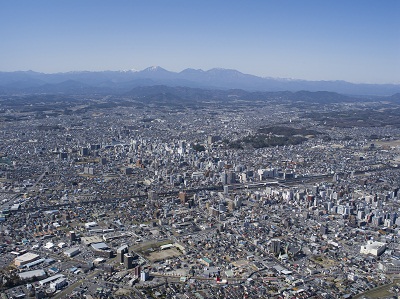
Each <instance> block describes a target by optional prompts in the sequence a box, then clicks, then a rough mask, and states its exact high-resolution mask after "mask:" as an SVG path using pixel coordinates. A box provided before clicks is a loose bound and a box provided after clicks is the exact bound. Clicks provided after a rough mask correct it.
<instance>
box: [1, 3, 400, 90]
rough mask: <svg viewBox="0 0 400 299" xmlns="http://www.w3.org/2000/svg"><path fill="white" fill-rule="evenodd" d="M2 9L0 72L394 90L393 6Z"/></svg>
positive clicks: (399, 37) (397, 54)
mask: <svg viewBox="0 0 400 299" xmlns="http://www.w3.org/2000/svg"><path fill="white" fill-rule="evenodd" d="M251 4H252V5H249V3H244V2H242V1H218V2H216V1H190V2H188V1H183V0H171V1H161V0H152V1H125V0H122V1H118V2H117V3H115V2H113V3H111V2H109V1H101V0H100V1H94V0H88V1H85V2H78V1H58V2H54V1H49V0H38V1H27V0H21V1H4V2H3V3H2V9H1V10H0V34H1V36H2V37H3V40H4V41H5V42H4V43H2V46H0V57H2V59H1V60H0V71H6V72H8V71H25V70H33V71H37V72H43V73H58V72H69V71H104V70H113V71H117V70H129V69H136V70H143V69H145V68H147V67H149V66H151V65H157V66H160V67H162V68H165V69H167V70H169V71H174V72H180V71H182V70H184V69H186V68H193V69H202V70H209V69H212V68H225V69H235V70H238V71H240V72H242V73H245V74H251V75H256V76H260V77H274V78H293V79H300V80H312V81H319V80H326V81H330V80H332V81H335V80H344V81H348V82H354V83H376V84H383V83H395V84H399V83H400V20H399V18H398V17H397V15H398V13H399V12H400V2H399V1H395V0H389V1H384V2H382V1H361V0H356V1H351V2H349V1H324V2H320V1H315V0H306V1H301V2H298V1H288V0H287V1H253V2H251Z"/></svg>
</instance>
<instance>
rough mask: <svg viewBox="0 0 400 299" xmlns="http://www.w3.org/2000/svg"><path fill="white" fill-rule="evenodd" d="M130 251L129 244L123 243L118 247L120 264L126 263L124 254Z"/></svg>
mask: <svg viewBox="0 0 400 299" xmlns="http://www.w3.org/2000/svg"><path fill="white" fill-rule="evenodd" d="M126 253H128V246H127V245H122V246H121V247H119V248H118V249H117V260H118V262H119V263H120V264H123V263H124V254H126Z"/></svg>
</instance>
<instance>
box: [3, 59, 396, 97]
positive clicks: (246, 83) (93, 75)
mask: <svg viewBox="0 0 400 299" xmlns="http://www.w3.org/2000/svg"><path fill="white" fill-rule="evenodd" d="M155 85H164V86H169V87H190V88H201V89H210V90H211V89H212V90H215V89H221V90H227V89H242V90H246V91H253V92H254V91H261V92H265V91H271V92H273V91H292V92H296V91H302V90H307V91H330V92H337V93H341V94H346V95H362V96H389V95H393V94H395V93H400V84H355V83H350V82H346V81H306V80H292V79H277V78H262V77H257V76H254V75H249V74H244V73H241V72H239V71H237V70H231V69H221V68H214V69H210V70H208V71H203V70H200V69H185V70H183V71H181V72H171V71H168V70H166V69H163V68H161V67H158V66H157V67H149V68H146V69H144V70H142V71H99V72H90V71H80V72H66V73H53V74H46V73H39V72H34V71H17V72H0V94H12V93H65V94H89V93H100V94H102V93H104V94H124V93H129V92H130V91H132V89H134V88H137V87H146V86H155Z"/></svg>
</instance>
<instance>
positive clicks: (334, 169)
mask: <svg viewBox="0 0 400 299" xmlns="http://www.w3.org/2000/svg"><path fill="white" fill-rule="evenodd" d="M233 92H234V91H232V95H230V96H228V99H229V101H227V100H226V99H225V100H218V99H216V98H213V99H212V100H207V99H204V100H196V101H189V100H190V99H185V100H186V101H184V102H181V103H178V102H177V101H171V102H169V98H165V96H159V97H158V96H152V100H151V101H148V100H147V99H146V100H140V99H138V98H134V97H132V96H115V95H110V96H103V95H74V96H60V95H57V96H48V95H35V96H32V95H13V96H11V95H7V96H2V97H1V99H0V109H1V114H0V119H1V127H0V136H1V141H2V142H1V144H0V155H1V157H0V159H1V160H0V166H1V168H0V187H1V190H0V191H1V193H0V196H1V198H0V200H1V202H0V203H1V215H0V246H1V247H0V251H1V255H0V269H1V272H0V288H1V298H46V297H51V298H179V299H180V298H182V299H183V298H386V297H387V298H392V297H394V296H397V293H398V292H399V290H400V285H399V284H398V283H399V280H398V274H399V273H400V262H399V258H400V246H399V243H398V237H397V236H398V233H399V229H398V226H399V224H400V217H399V207H400V206H399V201H398V199H399V196H400V195H399V171H398V163H399V162H400V155H399V150H400V148H399V145H400V141H399V136H400V131H399V129H398V124H397V123H396V122H397V118H396V115H397V114H396V113H397V109H398V104H397V103H396V102H395V101H382V100H376V101H374V100H371V99H369V100H361V99H360V100H358V101H353V102H340V101H339V102H335V101H333V102H332V101H328V102H324V99H323V98H318V100H317V101H312V100H309V101H301V100H299V101H293V100H292V99H290V100H288V99H282V98H279V97H277V96H275V97H274V98H271V99H269V100H265V99H263V100H258V101H257V100H254V99H251V100H245V99H243V98H240V97H237V96H236V95H235V94H234V93H233ZM315 96H316V97H318V96H320V95H318V94H316V95H315ZM49 99H51V101H52V102H51V103H52V104H51V105H49V102H50V100H49ZM109 103H113V105H110V104H109ZM383 112H384V115H385V117H383V118H382V117H381V116H380V115H381V114H382V113H383ZM349 115H351V116H352V117H350V116H349ZM357 115H361V116H360V117H357ZM365 115H368V116H367V117H365ZM393 121H395V122H393ZM374 124H375V125H374Z"/></svg>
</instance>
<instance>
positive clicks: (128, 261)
mask: <svg viewBox="0 0 400 299" xmlns="http://www.w3.org/2000/svg"><path fill="white" fill-rule="evenodd" d="M124 266H125V269H126V270H129V269H132V268H133V256H132V255H130V254H128V253H125V254H124Z"/></svg>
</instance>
